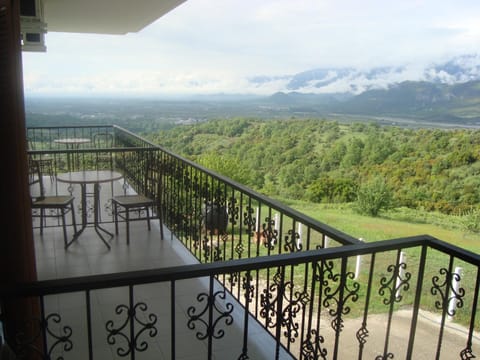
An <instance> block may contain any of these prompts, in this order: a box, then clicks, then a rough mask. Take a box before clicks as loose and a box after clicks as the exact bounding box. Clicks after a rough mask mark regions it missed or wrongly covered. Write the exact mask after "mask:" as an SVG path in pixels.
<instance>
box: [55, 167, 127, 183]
mask: <svg viewBox="0 0 480 360" xmlns="http://www.w3.org/2000/svg"><path fill="white" fill-rule="evenodd" d="M121 178H123V175H122V174H121V173H119V172H116V171H112V170H87V171H73V172H68V173H61V174H58V175H57V180H58V181H60V182H64V183H70V184H98V183H102V182H109V181H115V180H119V179H121Z"/></svg>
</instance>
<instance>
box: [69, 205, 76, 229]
mask: <svg viewBox="0 0 480 360" xmlns="http://www.w3.org/2000/svg"><path fill="white" fill-rule="evenodd" d="M70 211H71V212H72V224H73V231H74V236H75V234H76V233H77V220H76V219H75V207H74V206H73V202H72V205H71V209H70Z"/></svg>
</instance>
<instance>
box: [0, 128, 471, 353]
mask: <svg viewBox="0 0 480 360" xmlns="http://www.w3.org/2000/svg"><path fill="white" fill-rule="evenodd" d="M97 133H109V134H112V136H113V139H114V141H113V144H111V145H110V144H109V145H108V146H106V144H104V145H102V144H100V145H98V144H97V146H96V147H94V146H93V145H94V144H93V141H92V142H85V143H84V144H77V145H75V146H74V147H72V148H68V149H67V148H66V147H64V146H63V145H62V144H58V143H56V142H55V140H58V139H60V138H83V139H92V140H93V138H94V137H95V134H97ZM27 137H28V138H29V139H30V141H31V143H32V144H33V146H32V147H34V148H35V150H31V151H30V152H29V156H30V157H32V158H35V159H47V158H48V159H50V160H51V161H52V162H53V164H54V165H53V170H54V173H55V175H58V174H62V173H66V172H68V171H76V170H91V169H107V168H108V169H110V168H113V169H115V170H116V171H118V172H120V173H121V174H122V175H123V178H122V179H121V180H116V181H114V182H112V184H111V185H110V184H104V185H102V187H101V193H100V209H101V216H100V221H101V224H102V226H103V227H105V228H106V229H107V230H109V231H112V232H113V231H114V224H113V214H112V206H111V202H110V199H111V197H112V195H113V194H119V193H122V192H124V191H128V192H138V193H142V194H146V195H148V196H152V197H154V198H155V199H156V203H157V212H159V213H162V214H163V226H164V228H163V230H164V239H163V240H161V239H160V229H159V226H160V225H159V223H158V222H157V221H154V222H153V226H152V229H151V231H148V230H147V227H146V225H145V223H144V222H142V221H138V222H134V223H133V224H132V228H131V242H130V244H129V245H127V244H126V239H125V226H124V224H120V229H119V234H118V235H117V236H115V237H113V238H112V239H111V240H109V241H108V242H109V245H110V247H111V248H110V249H108V248H107V247H106V246H105V244H104V243H103V242H102V241H101V239H100V238H99V237H98V235H97V234H96V233H95V231H94V229H93V228H91V227H87V228H86V230H85V231H84V232H83V233H82V234H81V235H80V236H79V237H78V239H77V240H76V241H75V242H73V243H72V244H71V245H70V246H69V247H68V248H67V249H65V246H64V242H63V232H62V230H61V227H60V226H59V224H58V223H57V222H52V221H49V222H48V223H47V227H46V229H44V234H43V235H42V236H40V233H39V229H38V225H39V224H38V222H34V236H35V247H36V259H37V272H38V276H39V281H38V282H35V283H32V284H25V285H24V286H22V287H20V288H14V289H2V290H1V301H2V308H4V307H3V305H4V304H5V303H8V302H11V301H20V300H19V299H30V300H31V301H32V302H33V303H34V304H35V305H36V306H38V314H39V318H38V319H32V322H30V323H28V324H26V326H27V328H29V330H30V331H29V334H31V335H30V336H29V337H28V338H27V337H26V336H22V334H18V335H17V336H16V337H15V338H14V339H9V344H10V346H11V348H13V349H14V350H15V352H16V353H17V355H18V357H19V358H22V357H23V358H32V354H34V353H37V352H40V353H42V354H44V355H43V358H49V359H50V358H52V359H58V358H64V359H87V358H88V359H93V358H100V359H110V358H111V359H117V358H131V359H136V358H138V359H354V358H357V359H391V358H406V359H430V358H432V359H470V358H473V357H474V356H475V355H476V356H478V354H479V353H480V348H479V346H480V340H479V337H478V334H477V331H478V328H479V320H478V319H477V316H476V313H477V309H478V294H479V286H480V285H479V284H480V272H479V265H480V257H479V256H478V255H476V254H473V253H470V252H468V251H465V250H463V249H459V248H457V247H455V246H452V245H450V244H447V243H444V242H442V241H440V240H438V239H434V238H432V237H430V236H418V237H414V238H405V239H392V240H388V239H386V240H385V241H381V242H375V243H362V242H360V241H358V240H357V239H354V238H352V237H351V236H348V235H347V234H344V233H342V232H340V231H338V230H336V229H333V228H331V227H329V226H328V225H326V224H322V223H320V222H318V221H316V220H314V219H312V218H309V217H307V216H305V215H303V214H301V213H299V212H297V211H295V210H293V209H291V208H288V207H286V206H284V205H283V204H281V203H278V202H276V201H274V200H272V199H269V198H267V197H265V196H263V195H261V194H258V193H255V192H254V191H252V190H250V189H248V188H246V187H244V186H242V185H241V184H238V183H235V182H233V181H231V180H230V179H228V178H225V177H223V176H220V175H218V174H215V173H212V172H210V171H208V170H207V169H204V168H202V167H200V166H198V165H196V164H194V163H192V162H190V161H188V160H186V159H183V158H181V157H179V156H177V155H175V154H172V153H171V152H169V151H167V150H165V149H163V148H161V147H160V146H157V145H155V144H152V143H149V142H148V141H146V140H145V139H143V138H141V137H139V136H136V135H135V134H132V133H130V132H128V131H126V130H124V129H121V128H119V127H116V126H97V127H93V126H91V127H59V128H30V129H28V132H27ZM152 164H153V165H154V166H153V168H154V173H155V176H153V180H152V179H150V180H149V181H146V178H145V174H146V168H147V167H151V166H152ZM44 184H45V187H46V188H47V191H49V192H51V193H66V192H71V193H72V194H73V195H74V196H75V198H76V199H79V198H80V190H79V188H78V186H77V187H75V186H73V187H68V185H67V184H65V183H61V182H59V181H56V180H55V178H53V179H52V180H50V179H49V178H48V176H45V179H44ZM159 185H160V186H159ZM78 204H79V203H78V201H77V202H76V205H78ZM86 205H87V207H88V209H87V211H86V212H87V213H88V215H89V216H88V219H89V221H90V222H91V221H92V219H91V209H92V208H93V206H94V204H92V198H89V200H88V201H87V203H86ZM78 210H79V211H77V219H78V222H81V219H80V213H81V211H80V209H78ZM209 210H210V211H212V212H211V214H213V213H215V212H216V213H217V215H218V216H219V218H216V217H214V219H217V220H218V219H220V220H218V221H205V219H208V216H207V214H208V213H209ZM213 210H215V212H213ZM223 218H225V219H224V220H226V223H225V226H223V225H222V224H223V221H221V219H223ZM210 219H211V218H210ZM214 223H217V226H213V225H212V224H214ZM210 225H212V226H210ZM68 231H69V232H68V233H69V236H70V235H71V233H72V229H71V228H69V229H68ZM3 312H4V313H5V311H3ZM4 315H5V314H4ZM4 325H6V326H8V324H4Z"/></svg>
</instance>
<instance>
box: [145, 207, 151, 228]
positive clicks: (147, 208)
mask: <svg viewBox="0 0 480 360" xmlns="http://www.w3.org/2000/svg"><path fill="white" fill-rule="evenodd" d="M145 210H146V212H147V226H148V231H150V230H152V228H151V226H150V209H149V207H148V206H145Z"/></svg>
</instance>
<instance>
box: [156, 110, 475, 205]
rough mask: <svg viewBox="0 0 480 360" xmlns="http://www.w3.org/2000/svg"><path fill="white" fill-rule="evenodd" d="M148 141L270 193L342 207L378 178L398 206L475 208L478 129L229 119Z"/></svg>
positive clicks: (165, 133) (161, 134)
mask: <svg viewBox="0 0 480 360" xmlns="http://www.w3.org/2000/svg"><path fill="white" fill-rule="evenodd" d="M150 136H151V138H152V140H153V141H155V142H156V143H158V144H160V145H162V146H164V147H165V148H167V149H170V150H173V151H174V152H176V153H179V154H182V155H184V156H185V157H188V158H190V159H193V160H195V161H197V162H199V163H201V164H203V165H205V166H206V167H208V168H211V169H213V170H216V171H218V172H220V173H222V174H225V175H227V176H229V177H230V178H232V179H234V180H236V181H238V182H240V183H242V184H245V185H248V186H250V187H252V188H254V189H256V190H258V191H260V192H263V193H265V194H268V195H271V196H282V197H289V198H294V199H305V200H308V201H314V202H349V201H353V200H355V198H356V194H357V190H358V188H359V186H361V185H362V184H363V183H365V182H368V181H371V180H372V179H374V178H377V177H379V176H380V177H383V178H384V179H385V181H386V182H387V184H388V186H389V187H390V189H391V190H392V191H393V194H394V199H395V202H396V205H397V206H409V207H416V208H423V209H426V210H439V211H442V212H445V213H453V214H457V213H460V212H462V211H465V210H467V209H469V208H471V207H472V206H473V207H478V206H479V205H480V176H479V175H480V161H479V160H480V130H439V129H418V130H413V129H405V128H399V127H381V126H378V125H375V124H365V123H353V124H341V123H338V122H334V121H325V120H269V121H262V120H251V119H229V120H211V121H208V122H204V123H197V124H195V125H185V126H177V127H175V128H173V129H171V130H166V131H161V132H159V133H156V134H151V135H150Z"/></svg>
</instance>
